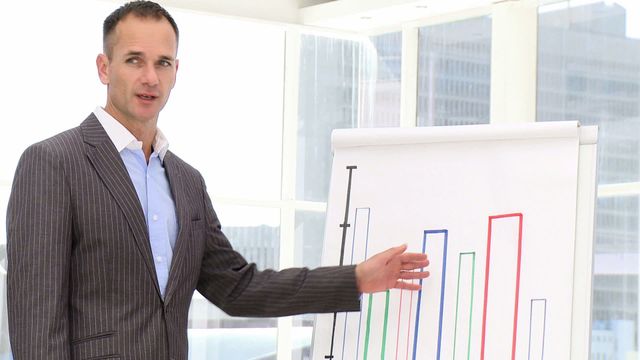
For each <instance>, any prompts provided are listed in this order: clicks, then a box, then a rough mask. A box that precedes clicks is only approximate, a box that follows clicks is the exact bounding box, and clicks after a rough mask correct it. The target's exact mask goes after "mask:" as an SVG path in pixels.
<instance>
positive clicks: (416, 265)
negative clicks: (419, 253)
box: [400, 260, 429, 270]
mask: <svg viewBox="0 0 640 360" xmlns="http://www.w3.org/2000/svg"><path fill="white" fill-rule="evenodd" d="M427 266H429V260H423V261H412V262H405V263H403V264H402V265H401V266H400V269H401V270H415V269H420V268H423V267H427Z"/></svg>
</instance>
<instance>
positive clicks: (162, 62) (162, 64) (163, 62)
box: [160, 60, 171, 67]
mask: <svg viewBox="0 0 640 360" xmlns="http://www.w3.org/2000/svg"><path fill="white" fill-rule="evenodd" d="M160 66H163V67H169V66H171V62H170V61H168V60H160Z"/></svg>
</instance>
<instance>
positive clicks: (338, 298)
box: [198, 182, 428, 317]
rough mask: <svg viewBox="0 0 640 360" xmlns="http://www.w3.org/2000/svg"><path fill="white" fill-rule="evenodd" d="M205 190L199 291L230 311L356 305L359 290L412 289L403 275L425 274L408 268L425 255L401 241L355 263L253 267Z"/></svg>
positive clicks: (274, 312)
mask: <svg viewBox="0 0 640 360" xmlns="http://www.w3.org/2000/svg"><path fill="white" fill-rule="evenodd" d="M203 188H204V182H203ZM203 196H204V201H205V206H206V215H205V219H206V221H205V226H206V230H205V233H206V243H205V247H206V250H205V255H204V258H203V262H202V267H201V273H200V279H199V282H198V291H200V293H202V294H203V295H204V296H205V297H206V298H207V299H209V300H210V301H211V302H213V303H214V304H216V305H217V306H218V307H220V308H221V309H222V310H224V311H225V312H227V313H228V314H230V315H236V316H254V317H258V316H287V315H295V314H300V313H321V312H336V311H358V310H360V293H361V292H376V291H383V290H386V289H389V288H394V287H397V288H406V289H414V290H415V289H418V288H419V285H417V284H410V283H406V282H404V281H403V280H407V279H421V278H425V277H427V276H428V272H413V271H412V270H414V269H419V268H422V267H424V266H427V265H428V260H427V259H426V255H424V254H413V253H404V251H405V250H406V246H404V245H403V246H400V247H397V248H392V249H390V250H387V251H385V252H383V253H380V254H378V255H375V256H373V257H372V258H370V259H369V260H367V261H365V262H363V263H361V264H359V265H358V266H357V267H356V266H353V265H350V266H328V267H320V268H317V269H313V270H310V269H307V268H290V269H284V270H281V271H273V270H265V271H257V269H256V266H255V264H248V263H247V262H246V261H245V259H244V258H243V257H242V256H241V255H240V254H238V253H237V252H235V251H234V250H233V249H232V247H231V245H230V244H229V242H228V240H227V238H226V237H225V236H224V234H223V233H222V231H221V229H220V222H219V221H218V218H217V216H216V214H215V212H214V210H213V206H212V205H211V200H210V199H209V196H208V195H207V193H206V189H205V190H204V195H203Z"/></svg>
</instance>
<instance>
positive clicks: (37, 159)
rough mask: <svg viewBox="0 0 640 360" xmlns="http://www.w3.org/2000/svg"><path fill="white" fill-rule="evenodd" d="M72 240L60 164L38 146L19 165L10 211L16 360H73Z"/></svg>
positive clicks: (11, 314)
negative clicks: (69, 318)
mask: <svg viewBox="0 0 640 360" xmlns="http://www.w3.org/2000/svg"><path fill="white" fill-rule="evenodd" d="M71 239H72V219H71V209H70V198H69V189H68V185H67V183H66V180H65V174H64V171H63V169H62V168H61V166H60V160H59V159H58V158H57V157H55V156H54V153H53V151H52V149H50V148H48V147H47V146H45V145H43V144H42V143H40V144H36V145H34V146H31V147H30V148H29V149H27V150H26V151H25V153H24V154H23V155H22V158H21V159H20V162H19V163H18V168H17V170H16V174H15V177H14V181H13V188H12V190H11V197H10V199H9V207H8V210H7V251H8V260H9V265H8V275H7V276H8V277H7V304H8V316H9V336H10V340H11V348H12V352H13V356H14V358H15V359H69V346H70V345H69V320H68V317H69V314H68V293H69V263H70V257H71V242H72V240H71Z"/></svg>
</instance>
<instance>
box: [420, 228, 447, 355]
mask: <svg viewBox="0 0 640 360" xmlns="http://www.w3.org/2000/svg"><path fill="white" fill-rule="evenodd" d="M429 234H444V250H443V252H442V281H441V284H440V318H439V321H438V351H437V355H436V360H440V348H441V344H442V317H443V314H444V284H445V277H446V274H447V244H448V241H449V230H446V229H444V230H425V231H424V239H423V241H422V253H423V254H424V253H425V252H426V249H427V235H429ZM420 286H422V280H420ZM421 300H422V289H420V290H419V291H418V310H417V311H416V329H415V331H414V333H413V360H416V355H417V354H416V353H417V346H418V325H419V323H420V303H421Z"/></svg>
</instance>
